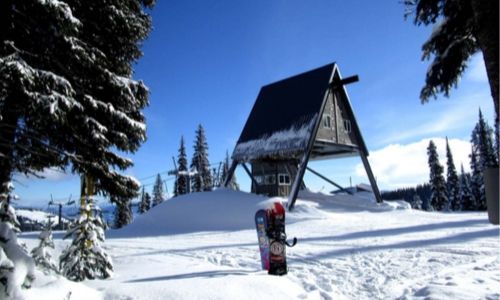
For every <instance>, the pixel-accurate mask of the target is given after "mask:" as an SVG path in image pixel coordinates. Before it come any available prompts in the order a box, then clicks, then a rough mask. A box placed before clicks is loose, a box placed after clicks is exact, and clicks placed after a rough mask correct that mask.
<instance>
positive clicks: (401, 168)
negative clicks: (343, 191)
mask: <svg viewBox="0 0 500 300" xmlns="http://www.w3.org/2000/svg"><path fill="white" fill-rule="evenodd" d="M431 139H432V140H433V141H434V143H435V144H436V147H437V150H438V154H439V158H440V162H441V164H442V165H443V166H444V167H445V172H446V140H445V139H444V138H426V139H422V140H420V141H418V142H414V143H409V144H391V145H388V146H386V147H384V148H382V149H379V150H376V151H372V152H371V153H370V157H369V161H370V165H371V167H372V169H373V172H374V174H375V176H376V177H377V180H378V182H379V184H380V185H381V186H382V187H386V188H397V187H407V186H415V185H417V184H421V183H424V182H427V181H428V180H429V167H428V163H427V147H428V146H429V141H430V140H431ZM449 143H450V148H451V152H452V154H453V158H454V162H455V167H456V168H457V170H458V171H460V165H461V164H463V165H464V169H465V171H466V172H468V171H469V170H470V167H469V154H470V149H471V145H470V142H468V141H465V140H460V139H450V140H449ZM356 174H357V175H358V176H364V175H365V169H364V167H363V165H362V164H358V165H356Z"/></svg>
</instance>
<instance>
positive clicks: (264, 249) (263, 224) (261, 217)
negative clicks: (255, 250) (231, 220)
mask: <svg viewBox="0 0 500 300" xmlns="http://www.w3.org/2000/svg"><path fill="white" fill-rule="evenodd" d="M255 227H256V229H257V240H258V241H259V250H260V261H261V265H262V270H269V238H268V237H267V211H266V210H265V209H260V210H258V211H257V212H256V213H255Z"/></svg>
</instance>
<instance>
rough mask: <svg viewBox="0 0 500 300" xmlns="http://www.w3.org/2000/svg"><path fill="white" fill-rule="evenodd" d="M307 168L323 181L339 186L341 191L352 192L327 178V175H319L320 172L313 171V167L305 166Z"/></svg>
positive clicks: (350, 193)
mask: <svg viewBox="0 0 500 300" xmlns="http://www.w3.org/2000/svg"><path fill="white" fill-rule="evenodd" d="M307 170H308V171H309V172H311V173H313V174H314V175H316V176H318V177H319V178H321V179H323V180H324V181H326V182H328V183H330V184H332V185H334V186H336V187H337V188H339V189H340V190H341V191H343V192H346V193H348V194H349V195H352V192H351V191H349V190H346V189H345V188H343V187H342V186H341V185H338V184H337V183H335V182H334V181H333V180H330V179H328V178H327V177H325V176H323V175H321V174H320V173H318V172H316V171H314V170H313V169H311V168H309V167H307Z"/></svg>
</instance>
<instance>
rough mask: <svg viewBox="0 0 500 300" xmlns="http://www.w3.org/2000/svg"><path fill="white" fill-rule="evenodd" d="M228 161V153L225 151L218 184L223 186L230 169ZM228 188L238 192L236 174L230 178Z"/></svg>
mask: <svg viewBox="0 0 500 300" xmlns="http://www.w3.org/2000/svg"><path fill="white" fill-rule="evenodd" d="M230 164H231V163H230V160H229V153H228V152H227V151H226V158H225V159H224V164H223V165H222V175H221V180H220V184H221V185H223V184H224V182H225V181H226V178H227V176H228V175H229V168H230V167H231V165H230ZM228 188H230V189H232V190H235V191H239V190H240V186H239V184H238V182H237V181H236V174H233V177H231V180H230V181H229V184H228Z"/></svg>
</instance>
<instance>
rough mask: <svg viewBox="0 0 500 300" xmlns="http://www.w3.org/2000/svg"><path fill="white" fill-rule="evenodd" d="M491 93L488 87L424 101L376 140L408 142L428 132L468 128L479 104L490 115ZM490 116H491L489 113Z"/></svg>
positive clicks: (467, 129) (445, 132)
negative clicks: (426, 102)
mask: <svg viewBox="0 0 500 300" xmlns="http://www.w3.org/2000/svg"><path fill="white" fill-rule="evenodd" d="M491 106H492V105H491V96H489V90H481V91H477V92H475V93H467V94H465V95H462V96H461V97H459V98H456V99H453V100H449V99H442V100H440V101H438V102H433V103H429V104H426V106H425V107H424V108H423V109H422V111H418V112H415V113H414V114H413V115H409V116H407V117H406V118H402V117H401V116H400V118H402V121H401V122H400V123H398V126H393V128H392V129H389V130H388V132H386V133H385V134H384V138H382V139H380V144H381V145H385V144H389V143H394V142H403V141H410V140H413V139H417V138H422V137H426V136H432V135H446V134H448V133H449V132H451V131H454V130H461V131H468V132H470V131H472V128H473V126H474V124H475V122H476V121H477V119H478V110H479V108H480V107H481V109H482V110H483V114H485V115H486V116H488V115H490V114H489V112H490V107H491ZM491 115H493V114H492V113H491Z"/></svg>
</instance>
